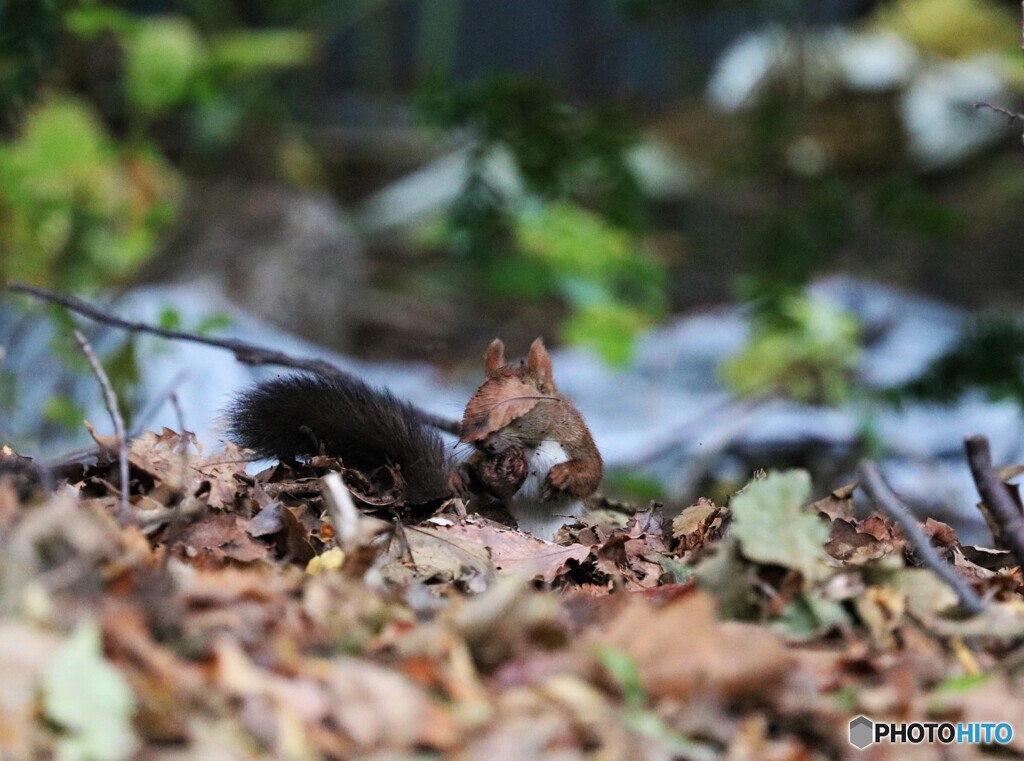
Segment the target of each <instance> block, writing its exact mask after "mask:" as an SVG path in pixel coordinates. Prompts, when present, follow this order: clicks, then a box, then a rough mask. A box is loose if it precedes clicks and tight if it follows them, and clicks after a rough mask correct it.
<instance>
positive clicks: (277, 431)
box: [226, 374, 450, 503]
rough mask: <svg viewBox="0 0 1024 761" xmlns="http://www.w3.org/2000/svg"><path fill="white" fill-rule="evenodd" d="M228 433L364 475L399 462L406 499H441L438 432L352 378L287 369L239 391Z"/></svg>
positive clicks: (250, 445)
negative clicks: (320, 457)
mask: <svg viewBox="0 0 1024 761" xmlns="http://www.w3.org/2000/svg"><path fill="white" fill-rule="evenodd" d="M226 417H227V421H228V436H229V438H230V439H231V440H232V441H234V442H235V443H236V444H238V445H239V446H242V447H245V448H246V449H251V450H253V451H254V452H256V454H258V455H260V456H261V457H267V458H271V457H276V458H278V459H295V458H298V457H303V456H311V455H317V454H320V453H321V452H323V453H324V454H327V455H330V456H334V457H339V458H340V459H341V461H342V462H343V463H344V464H345V466H346V467H349V468H355V469H356V470H359V471H362V472H364V473H367V474H368V473H370V472H372V471H374V470H375V469H377V468H380V467H382V466H385V465H398V466H399V467H400V468H401V474H402V478H403V479H404V481H405V498H406V499H407V500H408V501H409V502H413V503H423V502H427V501H430V500H432V499H437V498H439V497H443V496H446V495H447V494H448V493H449V491H450V489H449V486H448V469H449V463H448V459H447V457H446V456H445V449H444V443H443V442H442V441H441V437H440V436H439V435H438V433H437V432H436V431H435V430H434V429H432V428H430V427H428V426H426V425H424V424H423V423H422V422H421V417H420V416H419V415H418V414H417V412H416V411H415V409H414V408H413V407H412V405H410V404H409V403H408V402H404V401H402V400H401V399H398V398H396V397H395V396H394V395H393V394H391V393H390V392H389V391H385V390H378V389H375V388H372V387H371V386H369V385H367V384H366V383H363V382H362V381H360V380H358V379H356V378H349V379H346V378H334V377H325V376H317V375H305V374H293V375H285V376H281V377H279V378H274V379H273V380H268V381H264V382H262V383H258V384H256V385H255V386H252V387H250V388H248V389H246V390H245V391H243V392H242V393H240V394H239V395H238V396H237V397H236V398H235V400H234V401H233V403H232V404H231V405H230V406H229V407H228V409H227V410H226Z"/></svg>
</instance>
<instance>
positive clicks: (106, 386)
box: [74, 330, 131, 525]
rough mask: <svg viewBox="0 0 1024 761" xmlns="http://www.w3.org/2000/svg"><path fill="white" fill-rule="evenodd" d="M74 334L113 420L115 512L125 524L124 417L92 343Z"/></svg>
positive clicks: (125, 469)
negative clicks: (117, 498) (118, 485)
mask: <svg viewBox="0 0 1024 761" xmlns="http://www.w3.org/2000/svg"><path fill="white" fill-rule="evenodd" d="M74 336H75V341H76V343H78V348H79V349H81V350H82V354H84V355H85V359H86V361H88V363H89V367H91V368H92V371H93V374H94V375H95V376H96V379H97V380H98V381H99V382H100V387H101V388H102V389H103V402H104V404H106V406H107V412H108V413H109V414H110V419H111V420H112V421H113V422H114V435H115V436H116V437H117V463H118V470H119V474H120V480H121V504H120V506H119V507H118V511H117V512H118V519H119V520H120V521H121V523H122V524H123V525H126V524H127V523H128V522H129V520H130V519H131V510H130V508H129V504H128V436H127V434H126V433H125V428H124V418H123V417H121V408H120V407H119V406H118V404H117V394H116V393H114V387H113V386H112V385H111V383H110V378H109V376H107V372H106V370H104V369H103V365H101V364H100V361H99V358H98V357H97V356H96V352H95V351H93V348H92V344H90V343H89V341H88V339H87V338H86V337H85V336H84V335H82V332H81V331H79V330H75V331H74Z"/></svg>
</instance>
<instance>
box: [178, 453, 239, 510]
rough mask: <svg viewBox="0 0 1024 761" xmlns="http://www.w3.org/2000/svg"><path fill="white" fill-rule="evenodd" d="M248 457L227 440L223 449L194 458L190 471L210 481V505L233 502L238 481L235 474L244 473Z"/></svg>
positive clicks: (218, 505)
mask: <svg viewBox="0 0 1024 761" xmlns="http://www.w3.org/2000/svg"><path fill="white" fill-rule="evenodd" d="M248 464H249V457H248V456H247V455H246V454H245V452H244V451H243V450H241V449H239V448H238V447H236V446H235V445H234V444H232V443H230V442H227V443H225V445H224V449H223V450H218V451H216V452H213V453H211V454H210V456H209V457H200V458H196V460H194V461H193V462H192V471H193V473H194V474H198V477H199V478H200V479H202V480H204V481H209V483H210V496H209V500H208V501H209V504H210V505H211V506H212V507H230V506H231V505H233V504H234V502H235V494H236V493H237V492H238V487H239V482H238V479H237V478H236V476H239V475H245V467H246V466H247V465H248Z"/></svg>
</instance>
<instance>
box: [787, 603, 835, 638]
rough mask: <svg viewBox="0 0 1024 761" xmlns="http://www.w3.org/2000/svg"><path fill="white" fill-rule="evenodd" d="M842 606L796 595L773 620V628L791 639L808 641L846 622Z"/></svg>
mask: <svg viewBox="0 0 1024 761" xmlns="http://www.w3.org/2000/svg"><path fill="white" fill-rule="evenodd" d="M847 618H848V617H847V615H846V611H845V610H844V609H843V606H842V605H841V604H840V603H838V602H836V601H834V600H824V599H821V598H818V597H813V596H811V595H798V596H797V597H796V598H795V599H793V601H792V602H790V603H789V605H787V606H786V607H785V609H783V611H782V613H781V615H779V617H778V618H777V619H776V620H775V622H774V628H775V629H777V630H779V631H781V632H782V633H783V634H785V635H786V636H788V637H790V638H793V639H808V638H810V637H813V636H814V635H816V634H820V633H822V632H825V631H827V630H828V629H831V628H832V627H833V626H835V625H836V624H839V623H843V622H845V621H847Z"/></svg>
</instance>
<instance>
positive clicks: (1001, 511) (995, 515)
mask: <svg viewBox="0 0 1024 761" xmlns="http://www.w3.org/2000/svg"><path fill="white" fill-rule="evenodd" d="M964 449H965V450H966V451H967V464H968V465H970V466H971V476H972V477H973V478H974V485H975V486H977V487H978V495H979V496H980V497H981V501H982V502H984V503H985V507H987V508H988V511H989V514H990V515H991V516H992V520H993V521H994V522H995V524H996V525H997V526H998V527H999V532H998V533H999V536H998V537H996V538H997V540H999V541H1001V542H1002V543H1003V545H1004V546H1005V547H1006V549H1008V550H1009V551H1010V554H1012V555H1013V559H1014V560H1016V561H1017V565H1019V566H1021V567H1022V568H1024V516H1022V515H1021V510H1020V508H1019V507H1018V506H1017V503H1016V502H1015V501H1014V499H1013V496H1012V495H1011V494H1010V489H1009V487H1007V485H1006V484H1005V483H1003V479H1001V478H1000V477H999V473H997V472H996V469H995V468H994V467H992V450H991V449H990V448H989V445H988V439H987V438H986V437H984V436H968V437H967V438H966V439H964Z"/></svg>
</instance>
